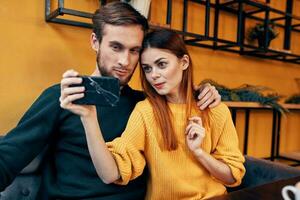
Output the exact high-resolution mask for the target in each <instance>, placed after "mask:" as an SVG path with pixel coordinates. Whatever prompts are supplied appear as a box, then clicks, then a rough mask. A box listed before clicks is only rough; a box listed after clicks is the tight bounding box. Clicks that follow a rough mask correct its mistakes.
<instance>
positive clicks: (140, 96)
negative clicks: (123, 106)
mask: <svg viewBox="0 0 300 200" xmlns="http://www.w3.org/2000/svg"><path fill="white" fill-rule="evenodd" d="M122 93H123V95H126V96H130V98H133V99H134V100H135V101H136V102H139V101H143V100H144V99H145V95H144V93H143V92H142V91H140V90H135V89H132V88H131V87H129V86H125V87H124V89H123V91H122Z"/></svg>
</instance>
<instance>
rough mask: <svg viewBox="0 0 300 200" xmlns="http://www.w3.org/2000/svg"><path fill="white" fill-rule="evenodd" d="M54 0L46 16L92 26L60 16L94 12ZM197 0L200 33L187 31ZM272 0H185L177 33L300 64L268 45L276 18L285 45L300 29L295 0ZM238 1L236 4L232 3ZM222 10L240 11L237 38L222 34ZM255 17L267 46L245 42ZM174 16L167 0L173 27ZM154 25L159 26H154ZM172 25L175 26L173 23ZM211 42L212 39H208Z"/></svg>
mask: <svg viewBox="0 0 300 200" xmlns="http://www.w3.org/2000/svg"><path fill="white" fill-rule="evenodd" d="M52 1H53V0H45V19H46V21H47V22H55V23H61V24H68V25H72V26H80V27H85V28H92V24H91V23H85V22H79V21H75V20H69V19H62V18H59V16H63V15H71V16H77V17H82V18H92V13H87V12H82V11H77V10H73V9H68V8H64V0H56V1H57V2H58V8H57V9H55V10H54V11H51V9H50V7H51V2H52ZM189 2H194V3H199V4H202V5H203V6H205V23H204V34H197V33H192V32H188V31H187V24H188V3H189ZM105 3H106V0H99V5H104V4H105ZM268 3H270V0H266V4H261V3H258V2H255V1H251V0H228V1H225V2H223V3H220V0H215V3H212V2H211V1H210V0H184V1H183V25H182V29H181V30H175V31H176V32H177V33H179V34H181V35H182V36H183V37H184V39H185V42H186V44H188V45H192V46H198V47H204V48H210V49H213V50H222V51H228V52H233V53H239V54H240V55H247V56H254V57H259V58H267V59H272V60H279V61H284V62H290V63H295V64H300V55H296V54H292V53H289V52H288V51H279V50H274V49H269V48H268V47H267V39H268V37H269V36H268V31H267V27H268V25H269V24H270V22H271V21H272V22H273V23H274V24H275V26H278V27H282V28H284V29H285V31H284V44H283V49H285V50H289V49H290V43H291V33H292V32H300V17H296V16H294V15H292V7H293V0H286V12H283V11H281V10H278V9H275V8H271V7H270V6H268V5H267V4H268ZM234 4H236V5H237V6H236V8H233V7H232V5H234ZM245 5H247V6H252V7H253V8H255V10H252V11H250V12H247V11H245V10H244V7H245ZM212 9H214V11H215V12H214V20H213V22H211V19H210V13H211V10H212ZM220 11H225V12H228V13H232V14H234V15H237V22H238V23H237V24H238V27H237V36H236V40H235V41H230V40H225V39H222V38H220V37H219V35H218V32H219V31H218V27H219V18H220ZM272 12H273V13H277V14H279V15H280V17H276V18H270V13H272ZM256 13H264V18H259V17H257V16H255V14H256ZM248 18H249V19H255V20H258V21H260V22H263V23H264V26H265V29H264V30H265V34H264V36H265V41H266V42H265V44H264V46H263V47H261V48H259V47H257V46H253V45H249V44H245V42H244V40H245V22H246V19H248ZM171 20H172V0H167V15H166V24H168V25H170V27H171ZM297 20H298V21H299V23H298V24H297V23H294V24H293V23H292V22H293V21H297ZM278 21H283V22H284V25H283V24H280V23H278ZM211 23H213V33H212V36H211V35H210V33H209V27H210V24H211ZM152 28H156V27H155V26H152ZM171 28H172V27H171ZM204 42H205V43H204ZM207 42H209V43H207Z"/></svg>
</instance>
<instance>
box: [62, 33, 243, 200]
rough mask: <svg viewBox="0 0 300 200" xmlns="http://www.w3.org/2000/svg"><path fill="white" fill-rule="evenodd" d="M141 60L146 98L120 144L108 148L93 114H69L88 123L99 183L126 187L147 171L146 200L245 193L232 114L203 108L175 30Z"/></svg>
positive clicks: (156, 38) (149, 44)
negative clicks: (235, 189)
mask: <svg viewBox="0 0 300 200" xmlns="http://www.w3.org/2000/svg"><path fill="white" fill-rule="evenodd" d="M140 59H141V60H140V63H141V70H140V71H141V72H140V75H141V81H142V86H143V89H144V91H145V94H146V96H147V98H146V100H144V101H142V102H140V103H138V104H137V105H136V107H135V109H134V111H133V112H132V114H131V116H130V119H129V121H128V124H127V127H126V129H125V131H124V132H123V134H122V136H121V137H119V138H116V139H115V140H113V141H112V142H108V143H105V142H104V140H103V137H102V133H101V129H100V127H99V125H98V120H97V114H96V108H95V107H94V106H81V109H80V111H78V110H76V111H74V110H72V108H70V107H68V109H69V110H71V111H72V112H75V113H77V114H78V115H80V117H81V121H82V123H83V126H84V128H85V131H86V138H87V143H88V147H89V151H90V154H91V157H92V160H93V163H94V165H95V168H96V171H97V173H98V175H99V177H100V178H101V179H102V180H103V181H104V182H105V183H112V182H114V183H116V184H127V183H128V182H129V181H130V180H132V179H135V178H136V177H138V176H139V175H140V174H142V172H143V170H144V168H145V164H147V166H148V170H149V174H150V177H149V180H148V187H147V195H146V199H205V198H209V197H212V196H216V195H221V194H224V193H226V188H225V186H237V185H239V184H240V182H241V179H242V177H243V175H244V173H245V168H244V166H243V162H244V158H243V156H242V154H241V152H240V151H239V149H238V138H237V134H236V131H235V128H234V125H233V123H232V120H231V116H230V112H229V110H228V108H227V107H226V106H225V105H224V104H220V105H219V106H217V107H216V108H213V109H210V110H205V111H202V112H200V111H199V109H198V108H197V106H196V101H195V98H194V96H195V95H196V94H195V92H194V91H193V80H192V77H193V75H192V71H193V70H192V62H191V60H190V56H189V54H188V51H187V49H186V47H185V45H184V42H183V40H182V39H181V38H180V37H179V36H178V35H177V34H176V33H174V32H173V31H170V30H157V31H153V32H151V33H149V34H148V35H147V36H146V37H145V39H144V42H143V50H142V52H141V57H140ZM65 77H68V74H67V75H65ZM80 97H82V95H78V98H80ZM73 100H74V99H73ZM63 101H68V100H67V98H66V99H65V100H63ZM65 103H66V102H65ZM100 117H101V116H100Z"/></svg>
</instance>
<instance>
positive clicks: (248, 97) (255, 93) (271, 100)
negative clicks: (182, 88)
mask: <svg viewBox="0 0 300 200" xmlns="http://www.w3.org/2000/svg"><path fill="white" fill-rule="evenodd" d="M204 83H210V84H211V85H213V86H215V87H216V89H217V90H218V92H219V94H220V95H221V98H222V101H246V102H257V103H260V104H261V105H269V106H271V107H272V108H274V109H275V110H277V111H279V112H281V113H282V114H283V113H285V112H288V110H287V109H285V108H284V107H282V106H281V105H280V104H279V103H278V101H279V99H280V98H281V96H280V95H278V94H277V93H275V92H274V91H273V90H272V89H270V88H268V87H264V86H254V85H248V84H244V85H241V86H240V87H237V88H228V87H226V86H224V85H221V84H219V83H217V82H216V81H213V80H211V79H205V80H203V81H202V82H201V84H204ZM268 91H269V92H268ZM265 92H268V94H267V95H264V94H263V93H265Z"/></svg>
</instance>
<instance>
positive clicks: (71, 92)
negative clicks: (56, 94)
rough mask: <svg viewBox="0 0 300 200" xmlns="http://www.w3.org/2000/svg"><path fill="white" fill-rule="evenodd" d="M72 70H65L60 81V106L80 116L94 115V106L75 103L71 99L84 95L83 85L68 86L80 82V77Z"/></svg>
mask: <svg viewBox="0 0 300 200" xmlns="http://www.w3.org/2000/svg"><path fill="white" fill-rule="evenodd" d="M78 75H79V73H78V72H76V71H74V70H68V71H66V72H65V73H64V74H63V76H62V79H61V82H60V98H59V101H60V107H61V108H64V109H66V110H69V111H71V112H73V113H74V114H77V115H79V116H80V117H88V116H90V115H93V116H96V107H95V106H93V105H77V104H73V101H75V100H77V99H80V98H82V97H84V90H85V88H84V87H83V86H78V87H70V86H71V85H73V84H80V83H81V82H82V78H80V77H78Z"/></svg>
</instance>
